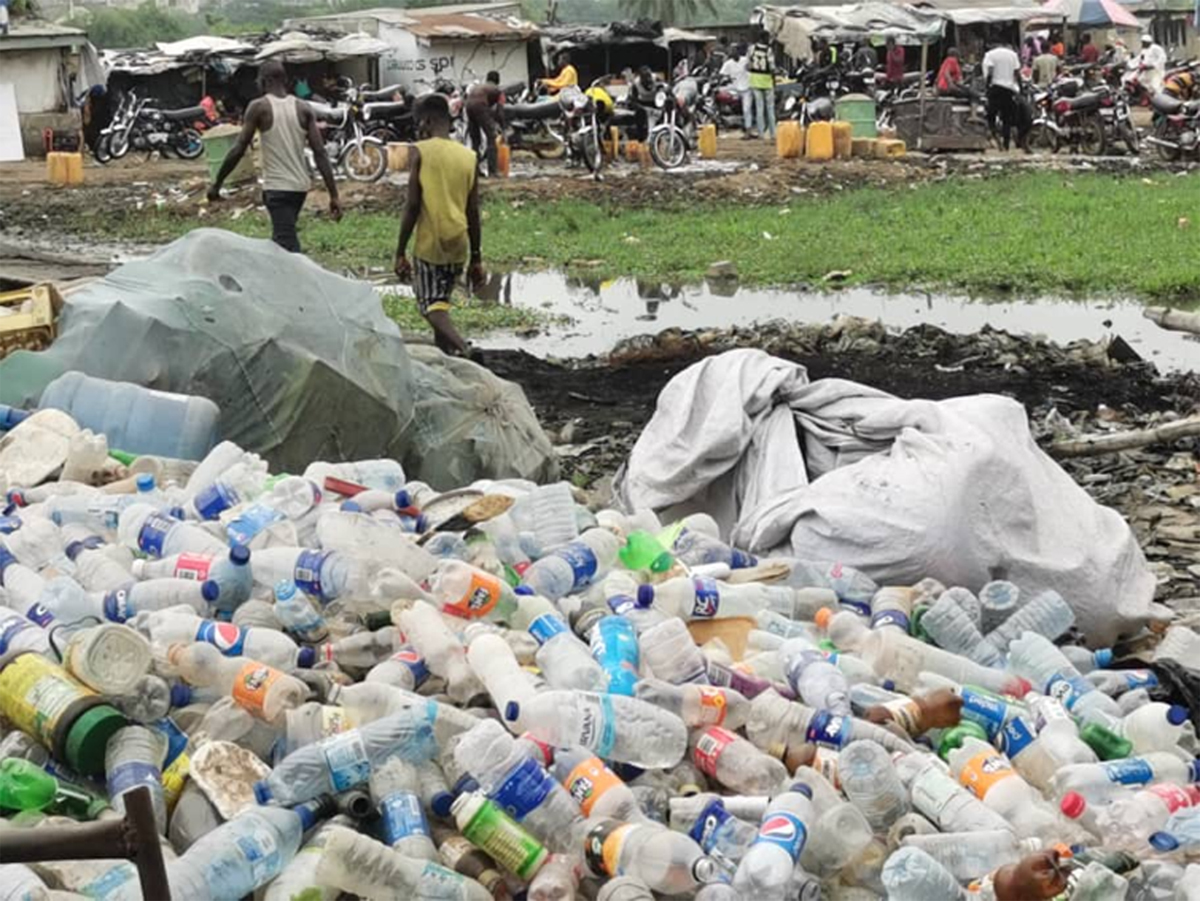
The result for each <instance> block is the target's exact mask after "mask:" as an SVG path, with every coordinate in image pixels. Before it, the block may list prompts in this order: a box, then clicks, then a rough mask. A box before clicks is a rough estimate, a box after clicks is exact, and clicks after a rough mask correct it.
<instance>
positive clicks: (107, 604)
mask: <svg viewBox="0 0 1200 901" xmlns="http://www.w3.org/2000/svg"><path fill="white" fill-rule="evenodd" d="M128 602H129V593H128V592H127V591H126V590H125V589H124V588H118V589H117V590H116V591H110V592H108V593H107V594H106V595H104V618H105V619H106V620H108V621H109V622H113V623H123V622H125V621H126V620H127V619H129V603H128Z"/></svg>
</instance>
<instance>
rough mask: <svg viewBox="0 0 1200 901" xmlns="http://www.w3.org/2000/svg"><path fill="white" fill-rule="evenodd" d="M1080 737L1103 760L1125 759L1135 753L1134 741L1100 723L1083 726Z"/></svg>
mask: <svg viewBox="0 0 1200 901" xmlns="http://www.w3.org/2000/svg"><path fill="white" fill-rule="evenodd" d="M1079 737H1080V738H1081V739H1083V741H1084V743H1085V744H1086V745H1087V746H1088V747H1089V748H1091V749H1092V750H1093V751H1095V752H1096V756H1097V757H1099V758H1100V759H1101V760H1123V759H1124V758H1126V757H1128V756H1129V755H1131V754H1132V753H1133V742H1131V741H1130V740H1129V739H1127V738H1125V737H1124V736H1121V735H1117V733H1115V732H1113V731H1112V730H1111V729H1106V728H1105V727H1104V726H1101V725H1100V724H1099V723H1088V724H1087V725H1085V726H1083V727H1082V728H1081V729H1080V730H1079Z"/></svg>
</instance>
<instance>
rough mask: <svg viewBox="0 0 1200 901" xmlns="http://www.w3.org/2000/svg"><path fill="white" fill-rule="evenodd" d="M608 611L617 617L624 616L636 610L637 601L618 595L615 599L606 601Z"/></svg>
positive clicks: (627, 596) (624, 595) (625, 595)
mask: <svg viewBox="0 0 1200 901" xmlns="http://www.w3.org/2000/svg"><path fill="white" fill-rule="evenodd" d="M608 609H609V610H611V611H612V612H613V613H615V614H616V615H617V616H625V615H626V614H627V613H632V612H633V611H635V610H637V601H636V600H634V599H633V598H631V597H630V596H629V595H627V594H618V595H617V596H616V597H611V598H609V599H608ZM601 622H603V620H601Z"/></svg>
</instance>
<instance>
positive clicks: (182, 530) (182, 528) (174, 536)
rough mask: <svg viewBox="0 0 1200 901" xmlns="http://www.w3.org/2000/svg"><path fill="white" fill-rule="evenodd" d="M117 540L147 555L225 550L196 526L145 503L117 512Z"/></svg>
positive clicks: (207, 552)
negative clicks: (118, 520) (118, 513)
mask: <svg viewBox="0 0 1200 901" xmlns="http://www.w3.org/2000/svg"><path fill="white" fill-rule="evenodd" d="M117 539H118V540H119V541H120V542H121V544H123V545H125V546H126V547H127V548H130V549H132V550H135V551H141V552H142V553H143V554H145V555H147V556H148V557H173V556H174V555H176V554H187V553H192V554H214V555H215V554H220V553H222V552H227V548H226V545H225V544H224V543H223V542H222V541H221V540H220V539H218V538H215V537H214V536H213V535H211V534H210V533H209V532H207V531H205V530H204V529H203V528H201V527H200V526H198V525H195V524H194V523H186V522H180V521H179V520H178V519H173V518H172V517H170V516H168V515H166V514H165V513H162V512H160V511H158V510H157V509H155V508H154V507H152V506H150V505H149V504H133V505H132V506H130V507H127V508H126V509H125V510H123V511H122V512H121V519H120V523H119V525H118V526H117Z"/></svg>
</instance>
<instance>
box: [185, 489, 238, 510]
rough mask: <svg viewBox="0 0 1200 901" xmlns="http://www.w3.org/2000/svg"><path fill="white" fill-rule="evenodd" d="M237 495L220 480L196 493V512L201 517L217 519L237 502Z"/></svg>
mask: <svg viewBox="0 0 1200 901" xmlns="http://www.w3.org/2000/svg"><path fill="white" fill-rule="evenodd" d="M237 500H238V499H237V495H235V494H234V493H233V492H231V491H230V490H229V489H228V488H226V487H225V486H224V485H222V484H221V483H220V482H214V483H213V484H211V485H209V486H208V487H207V488H205V489H204V490H203V491H201V492H200V493H199V494H197V495H196V501H195V507H196V512H197V513H199V514H200V518H201V519H217V518H218V517H220V515H221V514H222V513H224V512H225V511H226V510H228V509H229V508H230V507H232V506H233V505H234V504H236V503H237Z"/></svg>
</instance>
